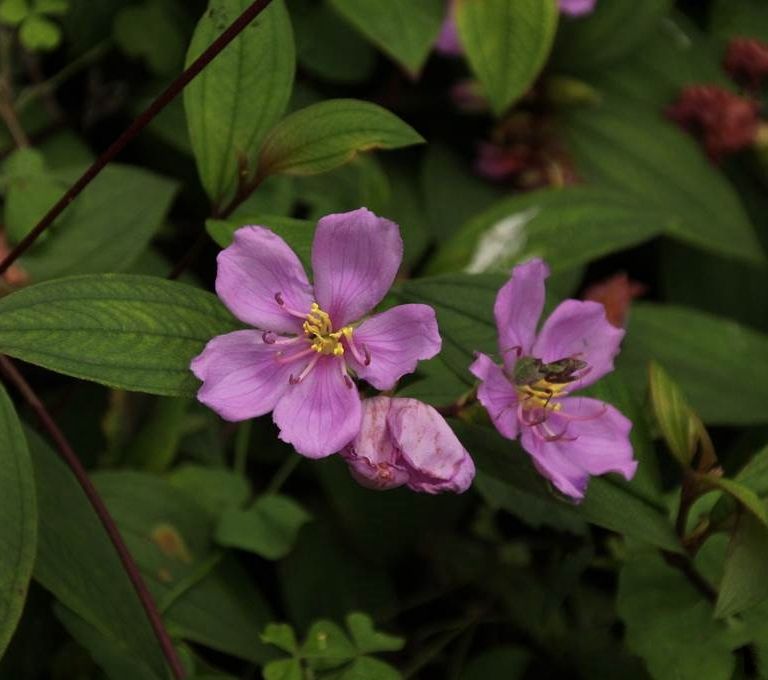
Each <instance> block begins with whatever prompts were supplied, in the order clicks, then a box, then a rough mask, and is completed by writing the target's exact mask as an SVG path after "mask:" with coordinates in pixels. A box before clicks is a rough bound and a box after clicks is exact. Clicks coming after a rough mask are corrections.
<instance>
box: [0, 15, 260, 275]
mask: <svg viewBox="0 0 768 680" xmlns="http://www.w3.org/2000/svg"><path fill="white" fill-rule="evenodd" d="M271 1H272V0H255V2H253V3H252V4H251V5H249V6H248V7H247V8H246V9H245V11H244V12H243V13H242V14H240V16H239V17H237V19H235V20H234V21H233V22H232V24H231V25H230V26H229V27H228V28H227V29H226V30H225V31H224V32H223V33H222V34H221V35H220V36H219V37H218V38H216V40H214V41H213V42H212V43H211V45H210V46H209V47H208V48H207V49H206V50H205V51H204V52H203V53H202V54H201V55H200V56H199V57H198V58H197V59H195V61H193V62H192V63H191V64H190V65H189V67H188V68H186V69H185V70H184V72H183V73H182V74H181V75H180V76H179V77H178V78H176V80H174V81H173V82H172V83H171V84H170V85H169V86H168V87H167V88H166V89H165V91H163V92H162V94H160V95H159V96H158V97H157V99H155V100H154V101H153V102H152V103H151V104H150V105H149V106H148V107H147V109H146V110H145V111H144V113H142V114H141V115H140V116H138V117H137V118H136V119H135V120H134V121H133V122H132V123H131V124H130V125H129V126H128V127H127V128H126V129H125V130H124V131H123V133H122V134H121V135H120V136H119V137H118V138H117V139H116V140H115V141H114V142H112V144H111V145H110V146H109V148H108V149H107V150H106V151H105V152H104V153H103V154H101V156H99V157H98V158H97V159H96V160H95V161H94V162H93V164H92V165H91V166H90V167H89V168H88V169H87V170H86V171H85V172H84V173H83V174H82V176H81V177H80V178H79V179H78V180H77V181H76V182H75V183H74V184H73V185H72V186H71V187H70V188H69V189H68V190H67V192H66V193H65V194H64V195H63V196H62V197H61V198H60V199H59V200H58V201H57V202H56V204H55V205H54V206H53V207H52V208H51V209H50V210H49V211H48V212H47V213H46V214H45V216H44V217H43V218H42V219H41V220H40V221H39V222H38V223H37V225H36V226H35V228H34V229H32V231H30V232H29V234H27V236H26V237H24V238H23V239H22V240H21V241H20V242H19V243H18V245H17V246H16V247H15V248H14V249H13V250H12V251H11V252H10V253H9V254H8V255H7V256H6V257H5V259H3V261H2V262H0V274H2V273H3V272H5V271H6V269H8V267H10V266H11V264H13V263H14V262H15V261H16V259H17V258H18V257H19V256H20V255H22V254H23V253H25V252H26V251H27V249H28V248H29V247H30V246H31V245H32V244H33V243H34V242H35V241H36V240H37V239H38V238H39V237H40V235H41V234H42V233H43V232H44V231H45V230H46V229H48V227H50V226H51V224H53V222H54V220H56V218H57V217H58V216H59V215H60V214H61V213H62V212H63V211H64V209H65V208H66V207H67V206H68V205H69V204H70V203H72V201H74V200H75V198H77V196H78V195H79V194H80V192H81V191H82V190H83V189H85V187H87V186H88V185H89V184H90V183H91V181H92V180H93V179H94V178H95V177H96V176H97V175H98V174H99V173H100V172H101V171H102V170H103V169H104V168H105V167H106V166H107V165H108V164H109V163H110V162H111V161H112V160H113V159H114V158H115V156H117V155H118V154H119V153H120V152H121V151H122V150H123V149H124V148H125V147H126V146H127V145H128V143H129V142H131V141H132V140H133V139H134V138H135V137H136V136H137V135H138V134H139V133H140V132H141V131H142V130H143V129H144V128H145V127H147V125H149V123H151V122H152V120H153V119H154V118H155V116H157V115H158V114H159V113H160V112H161V111H162V110H163V109H164V108H165V107H166V106H168V104H170V103H171V102H172V101H173V100H174V99H175V98H176V97H177V96H178V95H179V93H181V91H182V90H183V89H184V88H185V87H186V86H187V85H188V84H189V82H190V81H191V80H192V79H193V78H194V77H195V76H197V75H198V74H199V73H200V72H201V71H202V70H203V69H204V68H205V67H206V66H207V65H208V64H210V63H211V61H213V59H214V58H215V57H216V56H218V54H219V53H220V52H221V51H222V50H223V49H224V48H225V47H226V46H227V45H229V43H230V42H232V40H234V39H235V38H236V37H237V36H238V35H239V34H240V33H241V32H242V31H243V30H244V29H245V27H246V26H248V24H250V23H251V21H253V20H254V19H255V18H256V17H257V16H258V15H259V14H260V13H261V12H262V11H264V10H265V9H266V8H267V6H269V4H270V2H271Z"/></svg>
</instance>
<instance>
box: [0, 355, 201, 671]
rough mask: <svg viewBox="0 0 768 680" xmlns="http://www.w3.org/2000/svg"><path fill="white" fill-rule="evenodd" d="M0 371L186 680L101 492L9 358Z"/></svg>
mask: <svg viewBox="0 0 768 680" xmlns="http://www.w3.org/2000/svg"><path fill="white" fill-rule="evenodd" d="M0 368H2V371H3V373H5V375H6V376H7V377H8V379H9V380H10V381H11V382H12V383H13V384H14V385H15V386H16V388H17V389H18V390H19V392H20V393H21V395H22V397H24V399H25V401H26V402H27V404H29V406H30V408H31V409H32V410H33V411H34V412H35V415H36V416H37V417H38V419H39V420H40V424H41V425H42V426H43V428H44V429H45V430H46V431H47V432H48V435H49V436H50V438H51V439H52V440H53V443H54V444H55V445H56V448H57V449H58V451H59V454H60V455H61V457H62V458H63V459H64V462H65V463H66V464H67V465H68V466H69V469H70V470H71V471H72V474H74V475H75V478H76V479H77V482H78V484H80V487H81V488H82V490H83V493H85V495H86V497H87V498H88V501H89V502H90V503H91V506H92V507H93V509H94V511H95V512H96V515H97V516H98V518H99V520H100V521H101V524H102V526H103V527H104V530H105V531H106V532H107V536H109V540H110V541H112V545H113V546H114V547H115V551H116V552H117V555H118V557H119V558H120V562H121V563H122V565H123V569H124V570H125V573H126V574H128V578H129V579H130V580H131V583H132V584H133V587H134V589H135V591H136V595H137V596H138V598H139V601H140V602H141V605H142V607H144V612H145V613H146V615H147V619H148V620H149V623H150V625H151V626H152V630H154V632H155V636H156V637H157V641H158V643H159V644H160V648H161V649H162V652H163V655H164V656H165V659H166V661H167V662H168V665H169V666H170V668H171V671H172V672H173V677H174V678H176V680H183V679H184V678H186V671H185V670H184V666H183V665H182V663H181V660H180V659H179V656H178V654H176V649H175V648H174V646H173V642H172V641H171V638H170V636H169V635H168V631H167V630H166V629H165V625H164V624H163V620H162V618H161V616H160V612H159V611H158V610H157V605H156V604H155V601H154V599H153V598H152V595H151V594H150V592H149V590H148V589H147V586H146V584H145V583H144V579H142V577H141V573H140V572H139V568H138V567H137V566H136V562H134V561H133V557H131V553H130V552H128V548H127V547H126V545H125V543H124V542H123V538H122V536H121V535H120V530H119V529H118V528H117V525H116V524H115V521H114V520H113V519H112V516H111V515H110V514H109V510H107V506H106V505H104V501H103V500H102V499H101V496H99V493H98V491H96V488H95V487H94V486H93V483H92V482H91V480H90V478H89V477H88V473H87V472H86V471H85V468H84V467H83V465H82V463H81V462H80V459H79V458H78V457H77V454H76V453H75V452H74V450H73V449H72V447H71V446H70V444H69V442H68V441H67V438H66V437H65V436H64V433H63V432H62V431H61V430H60V429H59V426H58V425H57V424H56V421H55V420H54V419H53V418H52V417H51V414H50V413H48V409H47V408H46V407H45V404H43V402H42V401H41V400H40V398H39V397H38V396H37V394H36V393H35V391H34V390H33V389H32V387H31V386H30V385H29V383H28V382H27V381H26V380H25V379H24V376H23V375H21V373H19V370H18V369H17V368H16V366H15V365H14V363H13V362H12V361H11V360H10V359H9V358H8V357H6V356H3V355H0Z"/></svg>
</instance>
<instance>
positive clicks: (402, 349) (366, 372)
mask: <svg viewBox="0 0 768 680" xmlns="http://www.w3.org/2000/svg"><path fill="white" fill-rule="evenodd" d="M352 342H353V343H354V345H355V347H356V348H357V349H358V353H362V354H364V355H365V354H366V352H367V356H368V357H369V358H370V363H369V364H368V365H367V366H366V365H365V362H362V363H361V362H359V361H357V360H355V359H354V357H352V356H349V358H348V363H349V364H350V365H351V366H352V367H353V368H354V370H355V372H356V373H357V375H358V376H360V377H361V378H363V379H364V380H367V381H368V382H369V383H371V385H373V386H374V387H375V388H376V389H379V390H390V389H392V388H393V387H394V386H395V383H396V382H397V381H398V380H399V379H400V378H402V377H403V376H404V375H406V374H407V373H413V372H414V371H415V370H416V364H417V363H418V362H419V361H420V360H421V359H431V358H432V357H433V356H435V355H436V354H437V353H438V352H439V351H440V345H441V340H440V333H439V332H438V330H437V318H436V317H435V310H434V309H432V307H430V306H428V305H400V306H398V307H393V308H392V309H388V310H387V311H386V312H382V313H381V314H376V315H375V316H372V317H371V318H370V319H367V320H366V321H364V322H363V323H362V324H360V326H359V327H358V328H356V329H355V331H354V333H353V335H352ZM350 354H351V353H350ZM345 356H347V355H345Z"/></svg>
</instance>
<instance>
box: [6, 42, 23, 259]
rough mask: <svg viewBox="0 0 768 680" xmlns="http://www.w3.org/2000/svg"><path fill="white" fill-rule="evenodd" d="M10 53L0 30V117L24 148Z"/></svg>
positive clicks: (8, 45) (9, 48) (14, 139)
mask: <svg viewBox="0 0 768 680" xmlns="http://www.w3.org/2000/svg"><path fill="white" fill-rule="evenodd" d="M12 51H13V36H12V35H11V34H9V33H8V31H6V30H0V117H2V119H3V122H4V123H5V126H6V127H7V128H8V132H10V133H11V137H12V138H13V141H14V143H15V144H16V146H17V147H19V148H24V147H27V146H29V137H27V133H26V132H24V128H23V127H22V126H21V123H20V122H19V116H18V114H17V112H16V108H15V107H14V104H13V63H12V58H11V53H12ZM3 271H5V270H3ZM0 273H2V272H0Z"/></svg>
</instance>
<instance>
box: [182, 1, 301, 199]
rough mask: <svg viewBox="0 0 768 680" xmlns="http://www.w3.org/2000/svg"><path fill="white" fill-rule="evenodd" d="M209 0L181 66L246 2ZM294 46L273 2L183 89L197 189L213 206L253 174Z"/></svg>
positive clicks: (286, 88) (281, 104) (287, 87)
mask: <svg viewBox="0 0 768 680" xmlns="http://www.w3.org/2000/svg"><path fill="white" fill-rule="evenodd" d="M249 4H251V3H250V2H248V1H247V0H212V1H211V3H210V6H209V8H208V9H207V10H206V12H205V13H204V14H203V16H202V18H201V19H200V22H199V23H198V25H197V29H196V30H195V34H194V37H193V38H192V42H191V43H190V46H189V52H188V53H187V65H189V64H190V63H191V62H192V61H193V60H194V59H195V58H197V57H198V56H199V55H200V54H201V53H202V52H203V50H204V49H205V48H206V47H208V45H210V43H211V42H213V40H214V39H215V38H217V37H218V36H219V34H220V33H222V32H223V31H224V29H226V28H227V26H229V24H230V23H232V21H234V20H235V18H236V17H237V16H238V15H239V14H240V13H241V12H242V11H243V10H244V9H245V8H246V7H247V6H248V5H249ZM294 68H295V49H294V43H293V32H292V30H291V22H290V18H289V17H288V12H287V10H286V9H285V5H284V4H283V0H275V1H274V2H272V3H271V5H270V6H269V8H268V9H267V10H265V11H264V12H263V13H262V14H261V15H260V16H259V17H258V18H257V19H256V21H254V23H253V24H251V26H250V27H249V28H247V29H246V30H245V31H244V32H243V33H242V34H241V35H240V36H239V37H237V38H235V40H234V41H233V42H232V43H231V44H230V45H229V46H228V47H227V48H226V49H225V50H224V51H223V52H222V54H221V55H219V57H218V58H217V59H216V60H215V61H213V62H212V63H211V65H210V66H208V67H207V68H206V69H205V70H204V71H203V73H202V74H201V75H200V76H199V77H198V78H196V79H195V80H194V81H193V82H192V83H190V85H189V86H188V87H187V88H186V89H185V90H184V107H185V109H186V112H187V124H188V126H189V136H190V138H191V140H192V148H193V149H194V152H195V159H196V161H197V169H198V172H199V174H200V179H201V181H202V184H203V187H204V188H205V190H206V192H207V194H208V197H209V198H210V199H211V202H212V203H213V204H214V205H221V204H222V203H223V202H224V201H226V200H227V199H229V198H231V196H232V195H233V194H234V192H235V190H236V188H237V185H238V180H239V179H242V178H243V176H244V175H245V176H247V175H251V174H252V173H253V172H254V171H255V169H256V159H257V155H258V151H259V148H260V146H261V142H262V140H263V139H264V136H265V135H266V133H267V132H268V131H269V130H270V128H272V126H273V125H274V124H275V123H276V122H277V121H278V120H279V119H280V116H282V114H283V112H284V111H285V108H286V106H287V104H288V99H289V97H290V95H291V88H292V87H293V75H294Z"/></svg>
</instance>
